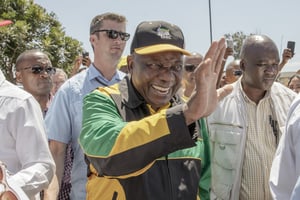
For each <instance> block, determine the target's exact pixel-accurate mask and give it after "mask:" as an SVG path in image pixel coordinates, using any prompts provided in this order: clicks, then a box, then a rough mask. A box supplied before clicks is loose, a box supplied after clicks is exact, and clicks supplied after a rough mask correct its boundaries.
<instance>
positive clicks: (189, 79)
mask: <svg viewBox="0 0 300 200" xmlns="http://www.w3.org/2000/svg"><path fill="white" fill-rule="evenodd" d="M201 62H202V58H200V57H188V56H187V57H186V60H185V63H184V70H183V78H182V83H183V86H184V87H191V88H194V87H195V75H194V70H195V69H196V67H198V65H199V64H200V63H201Z"/></svg>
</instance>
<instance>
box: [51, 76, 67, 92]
mask: <svg viewBox="0 0 300 200" xmlns="http://www.w3.org/2000/svg"><path fill="white" fill-rule="evenodd" d="M65 81H66V76H65V74H63V73H57V72H56V74H54V75H53V76H52V84H53V87H52V90H51V94H52V95H54V94H55V93H56V92H57V90H58V89H59V88H60V86H61V85H62V84H63V83H64V82H65Z"/></svg>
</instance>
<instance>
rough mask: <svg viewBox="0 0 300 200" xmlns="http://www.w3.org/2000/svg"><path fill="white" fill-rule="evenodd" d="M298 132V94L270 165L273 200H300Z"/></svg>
mask: <svg viewBox="0 0 300 200" xmlns="http://www.w3.org/2000/svg"><path fill="white" fill-rule="evenodd" d="M299 131H300V94H298V96H297V98H296V99H295V100H294V102H293V104H292V105H291V107H290V110H289V114H288V117H287V121H286V127H285V133H284V134H283V135H282V137H281V139H280V142H279V145H278V148H277V150H276V154H275V157H274V160H273V163H272V168H271V173H270V188H271V193H272V195H273V198H274V200H281V199H300V134H299ZM297 179H298V181H297ZM293 188H294V189H293Z"/></svg>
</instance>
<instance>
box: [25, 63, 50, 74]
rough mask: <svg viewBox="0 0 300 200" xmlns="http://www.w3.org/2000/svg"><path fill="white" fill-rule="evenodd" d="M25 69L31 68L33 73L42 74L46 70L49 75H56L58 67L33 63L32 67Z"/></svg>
mask: <svg viewBox="0 0 300 200" xmlns="http://www.w3.org/2000/svg"><path fill="white" fill-rule="evenodd" d="M23 69H24V70H26V69H31V72H32V73H33V74H42V73H43V72H44V71H45V72H46V73H47V74H49V75H54V74H55V72H56V69H55V68H54V67H42V66H40V65H33V66H30V67H24V68H23Z"/></svg>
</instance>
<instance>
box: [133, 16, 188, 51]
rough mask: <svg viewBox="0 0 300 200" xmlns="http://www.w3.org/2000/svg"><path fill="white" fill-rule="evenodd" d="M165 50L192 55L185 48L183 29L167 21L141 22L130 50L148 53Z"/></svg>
mask: <svg viewBox="0 0 300 200" xmlns="http://www.w3.org/2000/svg"><path fill="white" fill-rule="evenodd" d="M165 51H177V52H181V53H182V54H184V55H190V53H189V52H188V51H186V50H185V49H184V36H183V33H182V31H181V29H180V28H179V27H178V26H176V25H174V24H170V23H168V22H165V21H145V22H142V23H140V24H139V25H138V26H137V28H136V31H135V34H134V36H133V39H132V43H131V47H130V52H131V53H133V52H135V53H137V54H141V55H146V54H153V53H159V52H165Z"/></svg>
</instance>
